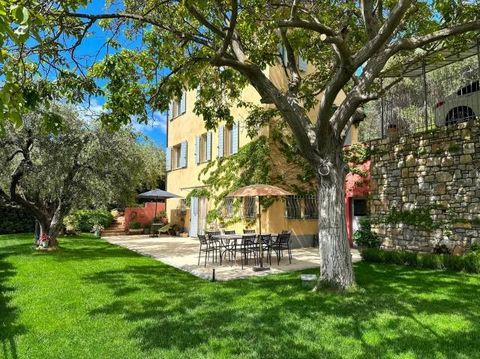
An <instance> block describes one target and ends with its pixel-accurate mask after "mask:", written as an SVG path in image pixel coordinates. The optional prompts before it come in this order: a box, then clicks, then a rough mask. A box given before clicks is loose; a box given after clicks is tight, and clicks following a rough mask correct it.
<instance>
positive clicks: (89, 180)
mask: <svg viewBox="0 0 480 359" xmlns="http://www.w3.org/2000/svg"><path fill="white" fill-rule="evenodd" d="M58 113H59V116H61V118H62V125H61V128H59V129H57V131H56V132H55V133H53V132H51V131H46V130H45V128H43V126H42V124H43V122H42V121H39V119H38V117H39V116H41V114H37V113H31V114H29V115H26V116H24V118H23V124H22V127H20V128H15V127H14V126H13V125H6V126H5V133H4V135H3V136H2V137H0V167H1V168H2V171H1V172H0V196H1V197H3V198H4V199H5V200H7V201H9V202H15V203H17V204H18V205H20V206H22V207H23V208H24V209H26V210H27V211H29V212H30V213H31V214H32V215H33V216H34V217H35V218H36V220H37V221H38V223H39V224H40V228H41V233H42V234H46V235H48V236H49V238H50V245H51V246H53V247H56V246H57V244H58V243H57V236H58V234H59V233H60V231H61V230H62V228H63V218H64V217H65V216H66V215H67V214H68V213H69V212H70V211H72V210H74V209H77V208H85V207H99V206H105V204H110V203H117V204H118V203H120V204H127V203H131V202H133V201H135V196H136V194H137V192H136V190H137V188H140V187H144V186H154V185H155V184H156V182H158V181H159V180H161V179H162V177H163V176H164V173H165V172H164V168H163V167H162V166H158V167H154V168H151V167H150V166H149V164H150V163H151V161H152V159H151V158H149V157H150V155H155V156H156V157H158V160H161V159H162V158H163V152H161V151H160V150H155V149H154V148H151V147H152V146H151V145H148V144H143V145H142V144H139V143H138V142H137V137H138V136H137V134H136V133H134V132H132V130H131V129H129V128H122V129H119V130H117V131H115V132H112V131H108V130H105V129H102V128H101V127H100V126H99V124H98V123H95V122H92V121H85V120H83V119H81V118H79V117H78V115H77V114H76V113H75V112H74V111H72V110H68V109H65V108H63V109H59V110H58ZM145 155H148V156H145Z"/></svg>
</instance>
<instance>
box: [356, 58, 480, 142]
mask: <svg viewBox="0 0 480 359" xmlns="http://www.w3.org/2000/svg"><path fill="white" fill-rule="evenodd" d="M479 80H480V67H479V65H478V63H477V60H476V59H474V58H470V59H466V60H464V61H462V62H459V63H455V64H452V65H449V66H446V67H443V68H440V69H438V70H434V71H432V72H430V73H427V74H425V76H420V77H414V78H404V79H403V80H402V81H401V82H399V83H398V84H396V85H395V86H394V87H392V88H391V89H390V91H389V92H388V93H387V94H386V95H385V96H383V97H382V98H381V99H379V100H376V101H372V102H370V103H367V104H366V105H365V107H364V109H365V113H366V115H367V117H366V119H365V121H363V122H362V123H361V124H360V127H359V140H360V141H361V142H364V141H369V140H374V139H378V138H383V137H386V136H387V135H388V133H389V132H391V130H392V129H394V130H395V131H396V133H398V134H400V135H402V134H409V133H416V132H423V131H427V130H432V129H435V128H439V127H443V126H449V125H452V124H456V123H460V122H465V121H469V120H475V119H478V118H479V117H480V88H479V87H480V84H479ZM384 81H387V82H388V81H390V80H388V79H385V80H384ZM392 81H393V80H392Z"/></svg>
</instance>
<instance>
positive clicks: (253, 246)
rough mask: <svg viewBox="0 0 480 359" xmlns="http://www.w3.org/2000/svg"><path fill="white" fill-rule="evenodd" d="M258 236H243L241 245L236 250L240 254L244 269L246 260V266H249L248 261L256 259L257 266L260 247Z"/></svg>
mask: <svg viewBox="0 0 480 359" xmlns="http://www.w3.org/2000/svg"><path fill="white" fill-rule="evenodd" d="M255 237H256V236H255V235H251V234H250V235H248V234H247V235H244V236H242V241H241V243H240V245H238V246H237V247H236V249H235V251H236V252H239V253H240V259H241V262H242V269H243V263H244V260H245V264H248V259H249V258H250V259H251V258H252V255H253V258H254V259H255V264H257V259H258V245H257V243H256V238H255Z"/></svg>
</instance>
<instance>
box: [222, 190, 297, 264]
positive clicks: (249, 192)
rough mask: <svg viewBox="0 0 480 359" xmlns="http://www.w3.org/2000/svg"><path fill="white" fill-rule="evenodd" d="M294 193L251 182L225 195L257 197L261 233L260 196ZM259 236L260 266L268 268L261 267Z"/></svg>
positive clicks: (289, 194)
mask: <svg viewBox="0 0 480 359" xmlns="http://www.w3.org/2000/svg"><path fill="white" fill-rule="evenodd" d="M292 195H294V194H293V193H291V192H288V191H285V190H284V189H281V188H279V187H276V186H272V185H268V184H252V185H250V186H245V187H242V188H239V189H237V190H235V191H233V192H231V193H229V194H228V195H227V197H257V199H258V228H259V234H262V210H261V204H260V197H274V196H275V197H277V196H292ZM259 238H260V247H261V248H262V255H261V257H260V268H263V269H268V268H264V267H263V244H262V242H261V237H259Z"/></svg>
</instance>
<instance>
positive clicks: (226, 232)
mask: <svg viewBox="0 0 480 359" xmlns="http://www.w3.org/2000/svg"><path fill="white" fill-rule="evenodd" d="M223 233H224V234H236V233H235V230H234V229H227V230H225V231H223Z"/></svg>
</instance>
